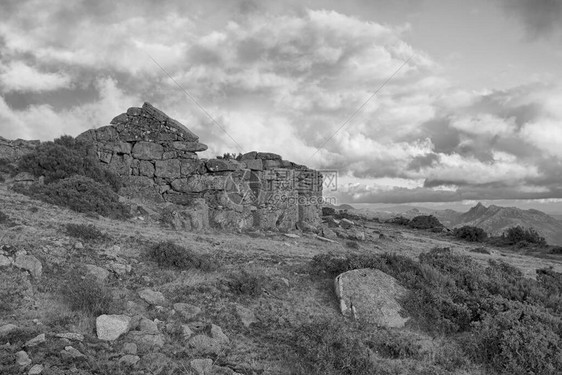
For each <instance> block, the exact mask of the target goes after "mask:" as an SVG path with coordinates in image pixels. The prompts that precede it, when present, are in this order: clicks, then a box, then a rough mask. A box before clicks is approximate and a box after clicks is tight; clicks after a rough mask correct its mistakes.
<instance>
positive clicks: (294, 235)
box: [285, 233, 300, 238]
mask: <svg viewBox="0 0 562 375" xmlns="http://www.w3.org/2000/svg"><path fill="white" fill-rule="evenodd" d="M285 237H289V238H300V236H299V235H298V234H294V233H285Z"/></svg>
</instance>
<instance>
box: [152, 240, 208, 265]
mask: <svg viewBox="0 0 562 375" xmlns="http://www.w3.org/2000/svg"><path fill="white" fill-rule="evenodd" d="M149 256H150V258H152V260H154V261H156V263H158V265H159V266H161V267H173V268H178V269H183V270H188V269H192V268H197V269H201V270H203V271H211V270H213V269H214V268H215V266H214V265H213V264H212V263H211V262H210V261H209V260H207V259H205V258H203V257H201V256H200V255H197V254H195V253H194V252H193V251H191V250H189V249H186V248H184V247H182V246H179V245H176V244H175V243H173V242H172V241H165V242H160V243H158V244H156V245H154V246H152V247H151V248H150V250H149Z"/></svg>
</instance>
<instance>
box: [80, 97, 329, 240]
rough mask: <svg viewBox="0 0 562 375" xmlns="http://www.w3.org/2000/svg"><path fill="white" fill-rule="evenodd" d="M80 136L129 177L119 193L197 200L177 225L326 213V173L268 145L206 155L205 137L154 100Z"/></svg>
mask: <svg viewBox="0 0 562 375" xmlns="http://www.w3.org/2000/svg"><path fill="white" fill-rule="evenodd" d="M77 139H80V140H83V141H88V142H90V143H92V144H93V145H94V149H95V152H96V153H97V156H98V158H99V160H100V162H101V163H103V164H105V165H106V166H107V167H109V168H111V169H112V170H113V171H115V172H116V173H118V174H119V175H120V176H121V177H122V178H123V181H124V187H123V188H122V190H121V191H120V194H122V195H124V196H127V197H129V198H141V199H142V200H144V201H146V202H156V203H164V202H170V203H173V204H175V205H180V206H187V207H194V208H197V210H195V212H198V213H199V214H198V215H195V216H196V217H193V216H194V215H193V214H190V215H186V214H185V213H181V210H179V212H175V214H174V215H175V216H176V217H175V218H173V220H172V223H173V226H174V227H176V228H178V227H179V228H182V227H183V228H185V229H188V230H192V229H194V230H197V229H202V228H204V227H206V226H208V225H209V224H210V225H212V226H215V227H219V228H229V229H246V228H251V227H255V228H261V229H275V228H277V229H282V230H288V229H292V228H294V227H295V225H296V223H297V222H305V223H309V224H316V223H318V221H319V217H320V210H321V203H322V176H321V174H320V173H318V172H317V171H314V170H311V169H308V168H307V167H305V166H302V165H298V164H295V163H292V162H290V161H287V160H283V159H282V158H281V156H279V155H277V154H273V153H267V152H256V151H253V152H249V153H246V154H244V155H241V156H239V157H238V158H236V160H234V159H210V160H206V159H199V157H198V155H197V152H201V151H204V150H206V149H207V146H206V145H205V144H203V143H200V142H199V137H198V136H197V135H195V134H194V133H192V132H191V131H190V130H189V129H187V128H186V127H185V126H184V125H182V124H181V123H179V122H178V121H176V120H174V119H172V118H170V117H168V116H167V115H166V114H165V113H163V112H162V111H160V110H158V109H156V108H154V107H153V106H152V105H150V104H148V103H144V105H143V106H142V108H129V109H128V110H127V112H126V113H123V114H120V115H119V116H117V117H115V118H114V119H113V120H112V121H111V123H110V125H108V126H104V127H100V128H97V129H91V130H88V131H86V132H84V133H82V134H80V135H79V136H78V137H77ZM202 205H205V206H207V207H208V210H207V209H203V208H201V207H202ZM176 211H178V210H176Z"/></svg>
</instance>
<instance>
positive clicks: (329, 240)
mask: <svg viewBox="0 0 562 375" xmlns="http://www.w3.org/2000/svg"><path fill="white" fill-rule="evenodd" d="M315 237H316V238H317V239H319V240H320V241H324V242H330V243H337V242H338V241H334V240H331V239H329V238H326V237H322V236H318V235H316V236H315Z"/></svg>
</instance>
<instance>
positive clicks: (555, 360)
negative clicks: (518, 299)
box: [470, 303, 562, 375]
mask: <svg viewBox="0 0 562 375" xmlns="http://www.w3.org/2000/svg"><path fill="white" fill-rule="evenodd" d="M472 333H473V338H472V342H471V343H470V344H472V348H471V349H472V353H473V355H474V357H475V358H477V359H479V360H481V361H482V362H484V363H487V364H489V365H490V366H491V367H492V368H493V369H494V370H496V371H498V372H499V373H502V374H545V375H549V374H552V375H554V374H559V373H560V370H561V369H562V339H561V336H560V335H561V333H562V320H561V319H560V318H558V317H553V316H552V315H550V314H548V313H547V312H545V311H543V310H541V309H540V308H537V307H534V306H529V305H526V304H521V303H510V304H509V307H508V309H506V311H503V312H500V313H497V314H494V315H487V316H486V317H485V318H484V319H483V320H482V321H480V322H477V323H475V324H474V329H473V330H472Z"/></svg>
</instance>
